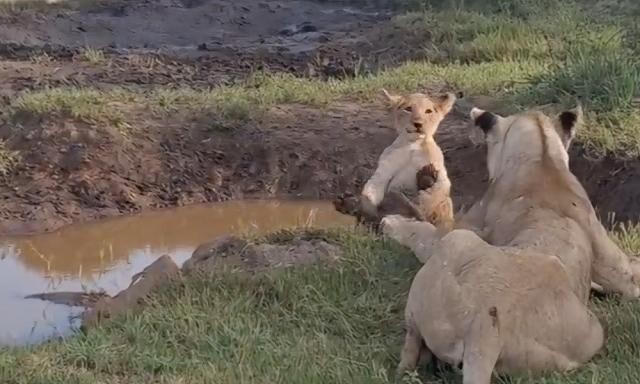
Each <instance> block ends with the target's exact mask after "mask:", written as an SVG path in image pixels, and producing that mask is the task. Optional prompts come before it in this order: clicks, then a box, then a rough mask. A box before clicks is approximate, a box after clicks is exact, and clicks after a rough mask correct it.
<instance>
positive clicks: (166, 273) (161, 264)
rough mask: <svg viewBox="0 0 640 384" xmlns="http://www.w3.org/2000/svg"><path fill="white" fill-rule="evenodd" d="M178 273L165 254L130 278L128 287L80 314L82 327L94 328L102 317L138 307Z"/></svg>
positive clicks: (107, 317)
mask: <svg viewBox="0 0 640 384" xmlns="http://www.w3.org/2000/svg"><path fill="white" fill-rule="evenodd" d="M179 275H180V268H178V266H177V265H176V264H175V263H174V262H173V260H171V258H170V257H169V256H167V255H164V256H161V257H160V258H158V260H156V261H154V262H153V263H151V264H150V265H149V266H147V267H146V268H145V269H144V270H143V271H142V272H140V273H137V274H136V275H134V276H133V278H132V279H131V284H130V285H129V287H128V288H127V289H125V290H123V291H121V292H120V293H118V294H117V295H116V296H114V297H105V298H103V299H102V300H100V301H98V302H97V303H96V304H95V306H94V307H93V308H91V309H90V310H88V311H86V312H85V313H84V314H83V315H82V328H83V329H85V330H87V329H90V328H94V327H95V326H96V325H98V324H99V323H100V321H102V320H104V319H109V318H111V317H114V316H118V315H121V314H123V313H125V312H129V311H132V310H135V309H138V308H139V307H140V306H141V305H142V304H144V301H145V299H146V298H147V296H149V294H151V293H152V292H153V291H155V290H157V289H158V288H159V287H161V286H162V285H163V284H166V283H167V282H169V281H171V280H172V279H173V278H175V277H177V276H179Z"/></svg>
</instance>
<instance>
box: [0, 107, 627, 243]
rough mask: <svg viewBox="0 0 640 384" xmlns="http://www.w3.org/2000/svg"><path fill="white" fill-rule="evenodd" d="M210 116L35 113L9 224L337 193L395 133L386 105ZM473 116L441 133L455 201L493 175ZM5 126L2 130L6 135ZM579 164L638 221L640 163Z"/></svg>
mask: <svg viewBox="0 0 640 384" xmlns="http://www.w3.org/2000/svg"><path fill="white" fill-rule="evenodd" d="M209 119H210V117H207V116H204V117H203V116H195V117H194V116H173V117H171V118H168V119H167V118H162V119H159V118H158V117H153V116H150V115H149V114H146V113H143V112H140V116H138V117H137V118H134V119H133V120H131V121H132V122H133V123H132V124H133V125H134V126H136V127H138V128H137V129H135V130H132V132H131V134H130V135H129V136H127V137H122V136H121V135H119V134H118V133H117V132H114V131H113V129H112V128H109V127H93V126H89V125H87V124H85V123H81V122H77V121H73V120H70V119H65V118H59V117H55V116H51V117H47V118H43V119H40V120H38V121H35V122H31V125H29V126H28V127H27V129H23V130H22V131H21V133H20V134H18V135H12V136H10V137H9V138H8V141H7V144H8V145H10V148H11V149H13V150H18V151H20V154H21V157H22V158H21V161H20V163H19V165H18V166H17V168H16V169H15V170H14V171H13V173H12V174H10V175H8V176H7V177H5V178H4V182H3V183H2V184H0V200H2V202H3V204H2V205H3V210H2V211H0V233H1V234H11V233H14V234H15V233H25V232H37V231H50V230H54V229H56V228H59V227H60V226H63V225H66V224H70V223H75V222H84V221H88V220H93V219H98V218H104V217H110V216H118V215H123V214H129V213H134V212H140V211H143V210H148V209H157V208H163V207H174V206H183V205H188V204H194V203H202V202H215V201H225V200H231V199H244V198H254V197H277V196H289V197H293V198H295V197H301V198H312V199H320V200H331V199H332V198H334V197H335V196H336V195H337V194H339V193H343V192H355V193H357V192H359V190H360V189H361V187H362V185H363V183H364V182H365V181H366V180H367V179H368V178H369V176H370V175H371V174H372V173H373V170H374V169H375V166H376V161H377V158H378V156H379V154H380V153H381V152H382V150H383V149H384V148H385V147H386V146H387V145H388V144H389V143H391V142H392V141H393V139H394V137H395V132H394V131H393V130H392V129H391V128H390V127H389V122H388V117H387V113H386V112H385V110H384V109H383V108H382V107H381V106H379V105H357V104H352V103H342V104H335V105H333V106H331V107H329V108H327V109H317V108H312V107H307V106H300V105H286V106H278V107H274V108H272V109H271V110H270V111H269V112H268V113H267V114H265V115H264V116H263V117H262V118H261V119H259V120H256V121H249V122H246V123H244V124H242V125H240V126H238V127H235V128H233V129H225V130H220V129H216V128H215V127H212V126H211V124H212V123H211V121H210V120H209ZM468 129H470V127H469V125H468V121H467V119H466V117H465V116H463V115H460V114H452V115H450V116H449V117H447V119H446V120H445V121H444V122H443V125H442V126H441V128H440V129H439V132H438V136H437V139H438V140H439V142H440V143H441V146H442V148H443V150H444V153H445V159H446V161H447V166H448V168H449V173H450V177H451V180H452V182H453V197H454V202H455V205H456V208H460V207H465V206H469V204H471V203H472V202H473V201H474V199H475V198H477V197H478V196H479V195H480V194H481V193H482V192H483V191H484V189H485V186H486V181H487V177H486V171H485V168H484V150H483V149H482V148H479V147H474V146H473V145H472V144H471V143H470V141H469V140H468V134H467V132H468ZM2 132H3V131H2V127H0V137H2V136H1V134H2ZM571 167H572V169H573V170H574V171H575V172H576V174H577V176H578V177H579V179H580V180H581V181H582V182H583V183H584V184H585V187H586V188H587V191H588V193H589V195H590V196H591V198H592V200H593V203H594V206H596V207H597V208H598V209H599V210H600V212H601V214H603V216H605V217H606V215H607V214H608V213H609V212H615V215H616V218H617V219H618V220H625V221H626V220H636V219H637V218H638V213H639V212H640V200H639V198H638V197H637V196H638V195H637V193H636V191H637V188H636V187H637V183H639V182H640V166H639V165H638V163H636V162H629V163H625V162H622V161H618V160H615V159H613V158H605V159H602V160H588V159H587V158H586V157H585V156H584V154H583V152H582V151H581V150H580V148H579V146H576V149H574V150H573V151H572V154H571Z"/></svg>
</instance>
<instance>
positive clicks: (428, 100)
mask: <svg viewBox="0 0 640 384" xmlns="http://www.w3.org/2000/svg"><path fill="white" fill-rule="evenodd" d="M384 94H385V95H386V97H387V100H388V102H389V105H390V109H391V111H392V116H393V120H394V127H395V129H396V131H397V132H398V137H397V138H396V140H395V141H394V142H393V143H392V144H391V145H390V146H389V147H387V148H386V149H385V150H384V151H383V152H382V154H381V155H380V158H379V160H378V167H377V169H376V170H375V172H374V174H373V175H372V176H371V178H370V179H369V180H368V181H367V183H366V184H365V186H364V188H363V190H362V194H361V209H362V211H363V212H365V213H366V214H367V215H369V216H371V217H381V214H391V213H400V212H402V211H405V212H406V211H409V212H413V213H414V214H412V215H411V216H412V217H415V218H418V219H423V220H431V221H432V222H433V223H436V224H437V225H438V226H439V227H441V228H445V229H448V228H451V227H452V226H453V204H452V203H451V198H450V191H451V182H450V180H449V177H448V175H447V169H446V167H445V164H444V155H443V153H442V150H441V149H440V147H439V146H438V144H437V143H436V141H435V138H434V135H435V133H436V131H437V129H438V126H439V124H440V122H441V121H442V120H443V119H444V117H445V116H446V115H447V113H449V111H450V110H451V108H452V106H453V104H454V102H455V100H456V97H455V95H453V94H446V95H443V96H439V97H432V96H427V95H424V94H421V93H414V94H410V95H406V96H400V95H391V94H389V93H388V92H386V91H384ZM427 166H429V167H432V168H433V169H434V170H435V175H434V182H433V184H432V185H430V186H429V188H428V189H426V190H420V189H419V188H418V183H417V182H416V177H417V174H418V173H419V171H421V170H422V169H423V168H424V167H427ZM398 195H401V197H400V198H398ZM388 196H390V197H391V200H392V201H393V203H391V202H390V200H389V199H388ZM416 197H417V204H415V203H414V201H415V200H416ZM396 202H400V204H397V203H396ZM402 205H405V206H412V207H413V208H411V207H410V208H407V207H404V208H403V207H402Z"/></svg>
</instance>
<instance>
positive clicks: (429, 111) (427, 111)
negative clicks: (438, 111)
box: [424, 108, 433, 113]
mask: <svg viewBox="0 0 640 384" xmlns="http://www.w3.org/2000/svg"><path fill="white" fill-rule="evenodd" d="M424 112H425V113H433V110H432V109H431V108H427V110H426V111H424Z"/></svg>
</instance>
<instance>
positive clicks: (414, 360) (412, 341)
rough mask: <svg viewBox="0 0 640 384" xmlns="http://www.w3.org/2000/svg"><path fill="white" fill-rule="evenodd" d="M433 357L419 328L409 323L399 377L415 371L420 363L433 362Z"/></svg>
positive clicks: (398, 370)
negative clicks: (423, 361)
mask: <svg viewBox="0 0 640 384" xmlns="http://www.w3.org/2000/svg"><path fill="white" fill-rule="evenodd" d="M431 356H432V355H431V351H429V349H428V348H427V347H426V345H425V344H424V343H423V341H422V336H420V332H419V331H418V329H417V327H416V326H415V325H414V324H413V323H411V322H409V323H408V324H407V333H406V335H405V337H404V346H403V347H402V352H401V354H400V364H398V369H397V375H398V376H401V375H403V374H404V373H405V372H408V371H413V370H415V369H416V365H417V364H418V362H419V361H421V360H427V361H428V360H431Z"/></svg>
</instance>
